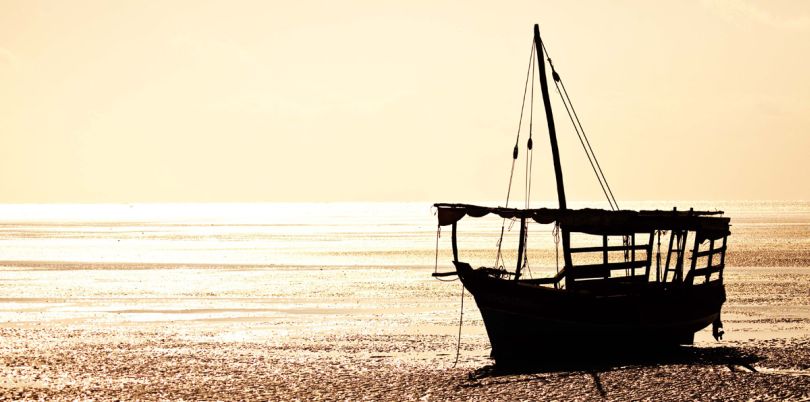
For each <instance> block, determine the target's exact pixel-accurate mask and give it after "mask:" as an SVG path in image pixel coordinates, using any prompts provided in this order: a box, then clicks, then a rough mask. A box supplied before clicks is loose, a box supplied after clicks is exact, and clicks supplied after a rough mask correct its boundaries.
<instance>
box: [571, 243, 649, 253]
mask: <svg viewBox="0 0 810 402" xmlns="http://www.w3.org/2000/svg"><path fill="white" fill-rule="evenodd" d="M645 248H647V245H646V244H639V245H635V246H630V245H627V246H608V247H605V246H602V247H599V246H596V247H572V248H571V252H572V253H594V252H597V251H625V250H630V249H636V250H643V249H645Z"/></svg>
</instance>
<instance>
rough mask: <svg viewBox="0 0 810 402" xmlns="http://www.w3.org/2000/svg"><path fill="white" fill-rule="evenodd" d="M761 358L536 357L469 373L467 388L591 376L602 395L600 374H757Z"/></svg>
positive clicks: (722, 351) (704, 353)
mask: <svg viewBox="0 0 810 402" xmlns="http://www.w3.org/2000/svg"><path fill="white" fill-rule="evenodd" d="M759 360H761V358H760V357H759V356H757V355H755V354H753V353H750V352H748V351H744V350H743V349H741V348H736V347H731V346H717V347H690V346H684V347H677V348H666V349H646V350H642V351H637V352H633V353H626V352H622V353H617V352H607V351H603V352H593V351H589V352H588V353H577V352H576V351H572V350H569V353H567V354H562V353H560V354H556V355H548V356H536V358H532V359H531V361H508V362H498V363H496V364H491V365H486V366H484V367H481V368H479V369H476V370H474V371H473V372H470V373H469V375H468V381H469V383H468V386H481V384H480V383H479V382H478V380H482V379H490V380H491V381H488V384H491V385H494V384H508V383H519V382H531V381H535V380H537V381H541V380H542V379H541V378H540V377H527V375H531V374H545V373H589V374H590V375H591V376H592V377H593V380H594V386H595V387H596V388H597V390H598V391H599V393H600V394H602V395H603V396H604V394H605V392H604V389H603V387H602V384H601V381H600V379H599V373H603V372H608V371H613V370H620V369H628V368H639V367H660V366H665V365H691V366H726V367H728V369H729V370H731V371H747V372H756V371H757V370H756V369H755V368H754V366H753V365H754V363H756V362H757V361H759Z"/></svg>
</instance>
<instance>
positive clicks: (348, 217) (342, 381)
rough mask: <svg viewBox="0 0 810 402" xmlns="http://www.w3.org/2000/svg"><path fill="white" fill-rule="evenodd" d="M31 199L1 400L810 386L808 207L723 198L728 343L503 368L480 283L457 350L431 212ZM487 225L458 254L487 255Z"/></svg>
mask: <svg viewBox="0 0 810 402" xmlns="http://www.w3.org/2000/svg"><path fill="white" fill-rule="evenodd" d="M655 205H657V204H655ZM642 206H643V205H642ZM729 207H731V208H729ZM21 208H22V207H17V208H16V209H13V208H10V207H6V209H5V210H4V209H2V208H0V217H2V222H4V223H3V225H2V230H0V239H2V240H1V241H2V243H0V247H2V252H3V255H4V257H3V261H2V263H0V265H2V270H0V292H2V293H0V337H2V344H0V345H1V346H0V351H1V352H0V397H2V398H4V399H15V400H18V399H47V400H75V399H97V400H111V399H120V400H134V399H142V400H160V399H163V400H166V399H168V400H346V399H350V400H356V399H366V400H383V399H393V400H498V399H500V400H517V399H521V400H523V399H533V400H537V399H543V400H594V399H606V400H694V399H699V400H711V399H723V400H806V399H808V398H810V268H808V266H810V264H808V262H809V261H808V260H810V256H808V250H809V249H810V248H808V241H810V240H808V239H810V237H808V232H810V213H808V211H810V207H808V205H807V204H806V203H803V204H802V203H799V204H785V203H781V204H780V203H770V204H766V205H764V206H763V205H756V206H750V205H747V204H740V203H737V204H733V203H732V204H730V205H726V206H725V209H726V211H727V215H728V216H731V217H732V224H733V225H734V226H733V227H732V237H731V238H730V239H732V241H731V242H730V245H729V249H730V251H729V255H728V264H729V266H728V267H727V268H726V273H725V277H724V278H725V279H724V280H725V283H726V289H727V294H728V300H727V302H726V304H725V305H724V308H723V322H724V324H725V330H726V335H725V336H724V338H723V340H722V341H719V342H718V341H715V340H714V339H713V338H712V336H711V333H710V330H709V329H706V330H703V331H701V332H699V333H698V334H696V338H695V345H694V346H692V347H686V348H683V349H682V350H680V351H678V352H677V353H674V354H668V355H666V356H637V357H633V358H628V359H623V360H619V361H609V362H593V363H592V364H572V365H566V364H564V363H565V362H563V364H559V365H557V366H551V367H549V366H542V365H541V367H539V368H533V369H531V370H521V371H507V370H503V369H500V368H497V367H493V366H492V364H493V362H492V360H490V359H489V357H488V356H489V342H488V339H487V336H486V331H485V330H484V327H483V323H482V321H481V317H480V315H479V313H478V311H477V309H476V308H475V303H474V301H473V300H472V298H471V297H470V296H469V294H466V296H465V299H464V312H463V324H462V326H461V339H460V343H459V338H458V334H459V317H460V308H461V297H462V292H461V285H460V284H459V282H457V281H455V282H449V283H444V282H439V281H437V280H436V279H434V278H432V277H431V276H430V274H431V273H432V272H433V270H434V263H436V264H437V265H438V266H437V267H435V268H437V269H439V270H447V269H449V263H448V262H449V258H448V250H446V249H447V247H445V246H446V240H447V239H446V237H447V236H443V237H442V238H440V242H439V244H440V246H441V247H443V248H444V249H443V250H442V251H441V252H440V253H439V255H438V256H436V255H435V249H434V247H435V244H436V243H435V242H436V237H435V235H436V233H435V232H436V227H435V221H433V219H434V217H432V216H431V215H430V209H429V205H425V204H405V205H402V204H382V205H378V204H373V205H355V204H345V205H327V206H320V210H319V211H320V212H313V213H309V214H305V213H304V211H310V210H313V209H312V208H313V206H310V205H304V206H301V205H255V206H250V207H244V206H240V207H238V208H237V207H228V208H230V209H227V211H230V212H227V213H222V211H223V209H222V208H224V207H217V208H220V209H218V210H217V211H218V212H217V213H213V212H212V209H211V208H213V207H200V208H199V209H198V210H193V208H192V209H190V208H188V207H183V208H181V207H162V209H160V208H156V207H151V209H150V207H143V206H136V207H134V208H132V207H128V206H110V207H108V208H107V209H103V208H102V209H101V210H98V209H96V210H95V211H92V210H91V211H90V212H88V213H87V214H86V215H85V216H86V218H83V219H70V220H68V219H65V218H63V217H60V214H64V215H65V216H73V217H75V216H77V210H76V208H80V207H75V206H74V207H63V209H62V210H61V211H56V212H54V208H51V209H48V210H47V211H50V212H48V213H49V214H50V215H48V213H44V212H43V211H44V209H43V210H36V208H33V207H27V208H28V209H25V208H22V209H21ZM171 208H175V209H171ZM206 208H208V209H206ZM251 208H252V209H251ZM133 210H134V211H133ZM324 210H326V212H324ZM178 211H182V212H178ZM189 211H190V212H189ZM26 214H29V215H26ZM496 223H498V222H496ZM485 226H486V225H483V226H482V227H480V228H479V227H474V229H475V231H473V232H470V233H468V234H472V235H473V237H475V239H474V240H473V244H474V246H475V247H470V248H469V249H463V251H465V252H470V253H471V254H473V255H477V254H479V253H481V254H483V253H485V252H486V249H487V248H490V247H491V242H489V240H488V238H486V239H484V238H483V236H484V233H486V232H487V231H488V230H489V229H491V228H487V227H485ZM539 236H540V237H542V236H543V235H539ZM545 236H548V235H547V234H546V235H545ZM553 247H554V246H553V243H552V244H551V245H550V246H537V247H535V248H533V249H532V250H534V252H535V254H533V256H534V258H535V260H536V261H537V262H536V264H535V265H533V268H534V274H536V275H544V274H546V273H550V272H552V271H551V270H553V269H554V264H555V261H554V260H553V259H552V257H551V256H553V251H554V250H553ZM435 261H438V262H435ZM457 345H460V348H459V356H458V362H457V364H454V363H455V361H456V352H457ZM527 347H532V348H541V349H542V348H544V347H549V346H548V345H527Z"/></svg>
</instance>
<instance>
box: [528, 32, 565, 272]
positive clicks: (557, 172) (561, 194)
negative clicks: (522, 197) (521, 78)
mask: <svg viewBox="0 0 810 402" xmlns="http://www.w3.org/2000/svg"><path fill="white" fill-rule="evenodd" d="M534 46H535V48H536V50H537V52H536V53H537V67H538V68H537V69H538V70H539V72H540V90H541V92H542V94H543V107H544V108H545V110H546V122H547V123H548V137H549V140H550V141H551V157H552V159H553V160H554V177H555V178H556V179H557V199H558V200H559V203H560V209H563V210H564V209H567V206H566V204H565V186H564V185H563V177H562V166H561V165H560V151H559V149H558V148H557V130H556V129H555V128H554V114H553V113H552V111H551V100H550V99H549V96H548V79H546V63H545V61H544V60H543V41H542V40H541V39H540V26H539V25H537V24H534ZM560 237H562V245H563V259H564V260H565V268H568V269H570V268H569V267H571V266H572V265H573V264H572V263H571V251H570V249H571V234H570V233H569V232H568V231H567V230H565V229H564V228H562V227H560ZM566 271H568V270H566ZM565 280H566V287H568V285H569V283H568V281H569V276H568V275H566V276H565Z"/></svg>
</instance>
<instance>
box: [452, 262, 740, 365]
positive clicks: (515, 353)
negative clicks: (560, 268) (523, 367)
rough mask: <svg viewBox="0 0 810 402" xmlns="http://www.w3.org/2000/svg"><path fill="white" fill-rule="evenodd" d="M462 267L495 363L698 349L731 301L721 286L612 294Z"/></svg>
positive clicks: (648, 288) (460, 270) (636, 289)
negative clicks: (696, 342) (698, 338)
mask: <svg viewBox="0 0 810 402" xmlns="http://www.w3.org/2000/svg"><path fill="white" fill-rule="evenodd" d="M456 269H457V272H458V274H459V277H460V278H461V280H462V282H463V283H464V286H465V287H466V288H467V290H468V291H469V292H470V293H471V294H472V295H473V297H474V298H475V301H476V304H477V305H478V308H479V310H480V311H481V316H482V318H483V320H484V325H485V326H486V329H487V334H488V335H489V340H490V344H491V346H492V357H493V358H494V359H495V360H496V361H511V360H521V359H525V358H527V357H529V356H530V355H532V354H539V355H542V356H553V355H555V354H560V355H566V356H569V357H570V356H572V355H575V354H576V353H578V352H581V353H585V354H593V353H612V352H618V353H623V352H629V351H639V350H648V349H650V348H652V349H661V348H666V347H670V346H677V345H682V344H691V343H692V340H693V337H694V333H695V332H697V331H699V330H701V329H703V328H705V327H707V326H708V325H709V324H712V323H713V322H715V321H716V320H719V316H720V309H721V307H722V304H723V302H724V301H725V288H724V287H723V285H722V283H709V284H705V285H695V286H680V287H677V286H671V287H670V288H664V287H660V286H653V285H657V284H649V285H650V286H636V287H633V288H628V289H625V290H626V291H622V289H621V288H618V289H613V291H612V292H610V293H606V292H592V291H588V290H563V289H554V288H550V287H544V286H538V285H533V284H530V283H525V282H521V281H515V280H506V279H501V278H497V277H494V276H492V275H490V274H489V273H488V272H487V271H485V270H473V269H472V268H470V267H469V265H468V264H465V263H458V264H456Z"/></svg>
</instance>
